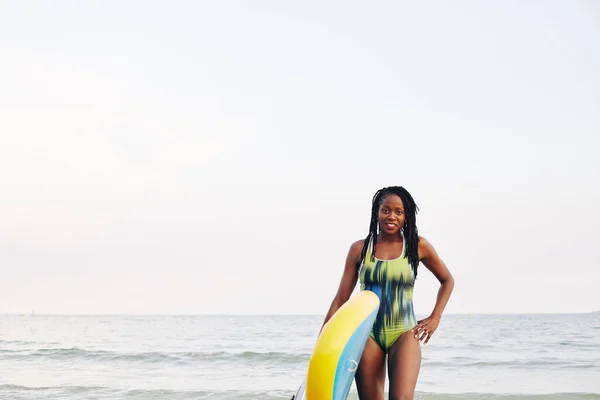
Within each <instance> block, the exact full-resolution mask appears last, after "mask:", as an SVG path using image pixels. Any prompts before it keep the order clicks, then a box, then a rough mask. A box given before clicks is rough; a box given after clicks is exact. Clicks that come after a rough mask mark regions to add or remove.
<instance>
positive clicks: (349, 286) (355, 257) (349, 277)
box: [319, 240, 365, 334]
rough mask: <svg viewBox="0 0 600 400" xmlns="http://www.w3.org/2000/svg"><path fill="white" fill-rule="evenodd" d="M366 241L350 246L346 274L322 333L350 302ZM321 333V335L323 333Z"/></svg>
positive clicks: (332, 303)
mask: <svg viewBox="0 0 600 400" xmlns="http://www.w3.org/2000/svg"><path fill="white" fill-rule="evenodd" d="M364 242H365V241H364V240H359V241H357V242H355V243H353V244H352V246H350V250H348V255H347V256H346V265H345V266H344V273H343V274H342V279H341V281H340V285H339V287H338V290H337V293H336V294H335V297H334V298H333V301H332V302H331V305H330V306H329V310H328V311H327V315H326V316H325V320H324V321H323V325H321V331H322V330H323V327H324V326H325V324H326V323H327V321H329V319H330V318H331V317H332V316H333V314H335V313H336V311H337V310H338V309H339V308H340V307H341V306H343V305H344V303H345V302H347V301H348V299H349V298H350V295H351V294H352V291H353V290H354V287H355V286H356V282H357V281H358V262H359V260H360V254H361V252H362V248H363V244H364ZM321 331H319V334H320V333H321Z"/></svg>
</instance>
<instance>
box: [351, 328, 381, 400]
mask: <svg viewBox="0 0 600 400" xmlns="http://www.w3.org/2000/svg"><path fill="white" fill-rule="evenodd" d="M355 378H356V389H357V390H358V398H359V399H360V400H384V398H383V390H384V387H385V353H384V352H383V350H382V349H381V347H379V345H378V344H377V343H375V341H374V340H373V338H371V337H369V339H367V344H366V345H365V350H364V351H363V354H362V357H361V359H360V363H359V364H358V370H357V371H356V376H355Z"/></svg>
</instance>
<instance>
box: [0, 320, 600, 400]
mask: <svg viewBox="0 0 600 400" xmlns="http://www.w3.org/2000/svg"><path fill="white" fill-rule="evenodd" d="M322 318H323V317H322V316H260V315H256V316H234V315H226V316H216V315H215V316H125V315H123V316H93V315H90V316H82V315H77V316H75V315H73V316H68V315H65V316H57V315H4V316H0V400H33V399H36V400H37V399H44V400H50V399H61V400H74V399H106V400H116V399H131V400H133V399H136V400H142V399H163V400H175V399H177V400H184V399H185V400H188V399H189V400H191V399H198V400H201V399H207V400H208V399H210V400H247V399H261V400H276V399H278V400H284V399H287V400H289V399H290V398H291V396H292V394H293V392H294V390H295V389H297V387H298V386H299V385H300V383H301V381H302V379H303V377H304V375H305V373H306V369H307V367H308V361H309V357H310V354H311V351H312V348H313V346H314V343H315V339H316V335H317V333H318V330H319V328H320V326H321V322H322ZM422 351H423V361H422V366H421V372H420V375H419V380H418V383H417V395H416V396H415V398H416V399H423V400H425V399H427V400H445V399H447V400H449V399H466V400H475V399H481V400H483V399H491V400H496V399H498V400H500V399H502V400H518V399H527V400H559V399H561V400H562V399H565V400H579V399H581V400H583V399H586V400H591V399H600V314H598V313H591V314H564V315H552V314H542V315H445V316H444V317H443V319H442V322H441V324H440V326H439V328H438V330H437V332H436V334H435V336H434V337H433V339H432V340H431V341H430V342H429V344H427V345H423V346H422ZM386 387H387V383H386ZM349 399H358V397H357V395H356V391H355V387H354V385H353V387H352V390H351V393H350V396H349Z"/></svg>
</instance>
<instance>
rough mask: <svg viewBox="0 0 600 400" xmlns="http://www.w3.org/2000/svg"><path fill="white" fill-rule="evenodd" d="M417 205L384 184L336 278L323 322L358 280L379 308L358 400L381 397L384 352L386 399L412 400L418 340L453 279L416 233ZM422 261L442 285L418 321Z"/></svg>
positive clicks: (426, 333) (425, 337) (433, 325)
mask: <svg viewBox="0 0 600 400" xmlns="http://www.w3.org/2000/svg"><path fill="white" fill-rule="evenodd" d="M417 210H418V208H417V205H416V204H415V202H414V200H413V198H412V196H411V195H410V193H409V192H408V191H406V189H404V188H403V187H401V186H391V187H386V188H383V189H381V190H379V191H377V193H376V194H375V196H374V197H373V205H372V209H371V224H370V227H369V234H368V235H367V237H366V239H364V240H359V241H357V242H355V243H353V244H352V246H351V247H350V250H349V252H348V256H347V258H346V266H345V268H344V272H343V275H342V279H341V282H340V284H339V288H338V291H337V294H336V296H335V298H334V299H333V301H332V303H331V307H330V308H329V311H328V312H327V315H326V317H325V321H324V322H323V325H325V323H327V321H328V320H329V318H331V316H332V315H333V314H335V312H336V311H337V310H338V309H339V308H340V307H341V306H342V305H343V304H344V303H345V302H346V301H347V300H348V299H349V298H350V295H351V294H352V291H353V290H354V287H355V286H356V283H357V281H358V280H359V279H360V287H361V290H370V291H373V292H374V293H376V294H377V296H378V297H379V300H380V306H379V312H378V314H377V317H376V319H375V322H374V324H373V328H372V330H371V333H370V335H369V339H368V340H367V343H366V345H365V349H364V352H363V355H362V358H361V360H360V363H359V367H358V370H357V371H356V387H357V389H358V396H359V398H360V399H361V400H383V399H384V384H385V370H386V363H385V361H386V357H387V366H388V369H389V372H388V377H389V381H390V387H389V398H390V399H393V400H405V399H412V398H413V396H414V392H415V386H416V384H417V377H418V375H419V369H420V367H421V346H420V344H421V343H427V342H429V340H430V339H431V337H432V335H433V334H434V332H435V330H436V329H437V327H438V324H439V322H440V319H441V317H442V312H443V311H444V308H445V307H446V304H447V302H448V299H449V298H450V294H451V293H452V289H453V288H454V278H453V277H452V275H451V274H450V271H448V268H447V267H446V265H445V264H444V262H443V261H442V260H441V259H440V257H439V256H438V254H437V253H436V251H435V249H434V248H433V246H432V245H431V244H430V243H429V242H428V241H427V240H426V239H424V238H423V237H420V236H419V235H418V231H417V225H416V214H417ZM420 262H422V263H423V265H425V267H427V269H429V270H430V271H431V272H432V273H433V274H434V275H435V277H436V278H437V279H438V280H439V282H440V284H441V286H440V289H439V291H438V295H437V301H436V303H435V307H434V308H433V311H432V312H431V315H430V316H429V317H427V318H425V319H423V320H422V321H417V320H416V318H415V315H414V311H413V304H412V294H413V286H414V283H415V278H416V277H417V267H418V265H419V263H420Z"/></svg>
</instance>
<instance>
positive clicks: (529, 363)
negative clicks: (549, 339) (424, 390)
mask: <svg viewBox="0 0 600 400" xmlns="http://www.w3.org/2000/svg"><path fill="white" fill-rule="evenodd" d="M423 366H430V367H441V368H457V367H461V368H464V367H474V368H482V367H483V368H485V367H490V368H498V367H504V368H526V369H531V368H548V367H552V368H577V369H587V368H590V369H597V368H598V364H597V363H596V362H595V360H560V359H555V358H537V359H531V360H497V361H481V360H477V359H473V358H465V357H460V358H457V359H450V360H445V361H423Z"/></svg>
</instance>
